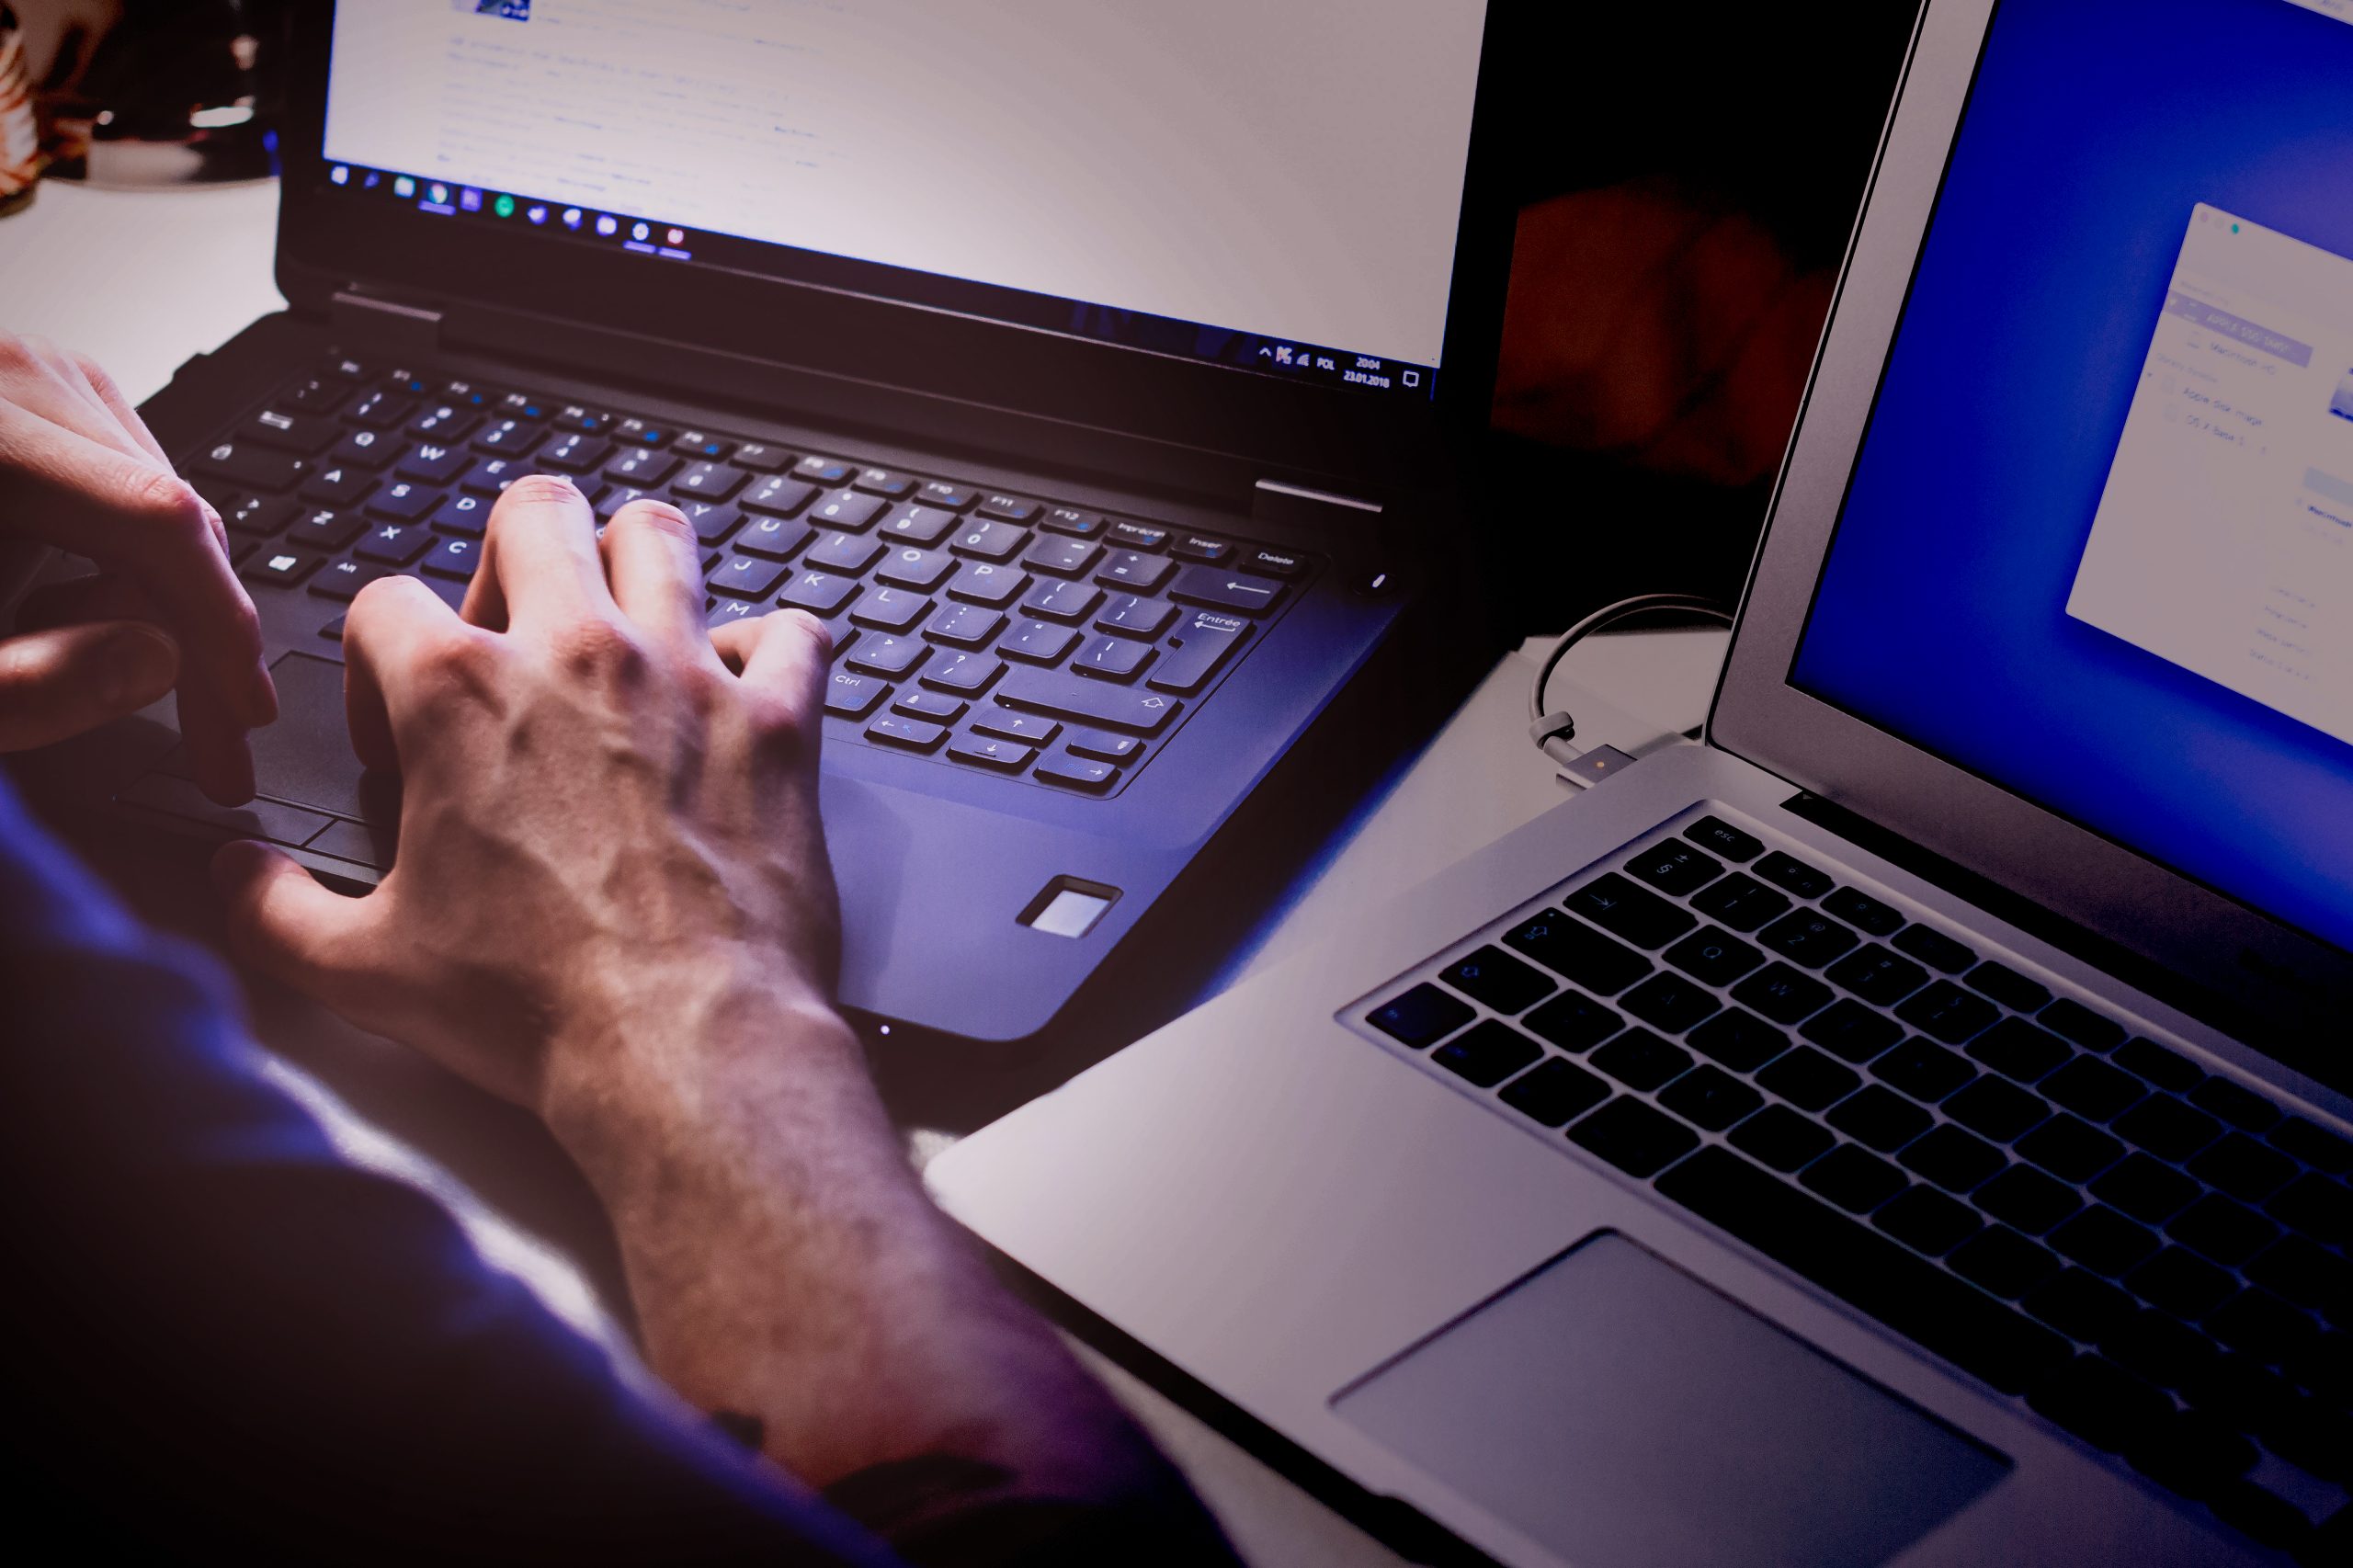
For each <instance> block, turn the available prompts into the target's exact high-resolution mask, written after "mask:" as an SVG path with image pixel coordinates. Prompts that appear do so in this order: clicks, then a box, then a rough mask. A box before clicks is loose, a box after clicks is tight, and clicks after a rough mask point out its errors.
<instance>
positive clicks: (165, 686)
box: [97, 626, 180, 712]
mask: <svg viewBox="0 0 2353 1568" xmlns="http://www.w3.org/2000/svg"><path fill="white" fill-rule="evenodd" d="M97 665H98V669H97V683H98V695H99V697H100V698H102V699H104V700H105V702H106V705H107V706H108V708H109V709H112V710H115V711H116V712H127V711H128V710H131V709H133V708H144V707H146V706H147V704H149V703H150V702H153V701H154V700H155V699H157V698H159V697H161V696H163V695H164V693H165V692H167V691H169V690H171V689H172V683H173V682H174V681H176V680H177V679H178V678H179V673H180V651H179V645H178V644H177V643H176V642H173V641H172V640H171V639H170V638H169V637H166V636H165V635H164V634H163V633H162V632H160V631H156V630H155V629H154V628H153V627H150V626H126V627H124V628H123V629H122V630H121V631H118V632H116V633H115V634H114V635H113V636H111V637H109V638H108V639H107V640H106V642H105V643H104V644H103V645H101V646H100V648H99V649H98V653H97Z"/></svg>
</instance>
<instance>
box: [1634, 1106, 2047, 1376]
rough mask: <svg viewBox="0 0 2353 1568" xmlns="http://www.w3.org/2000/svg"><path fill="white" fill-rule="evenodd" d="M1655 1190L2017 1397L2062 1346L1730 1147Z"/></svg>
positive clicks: (1682, 1168)
mask: <svg viewBox="0 0 2353 1568" xmlns="http://www.w3.org/2000/svg"><path fill="white" fill-rule="evenodd" d="M1658 1189H1659V1191H1660V1192H1662V1193H1664V1194H1665V1195H1666V1196H1667V1197H1668V1198H1671V1199H1675V1201H1677V1203H1680V1204H1682V1205H1683V1206H1684V1207H1685V1208H1687V1209H1688V1210H1691V1211H1692V1212H1693V1213H1695V1214H1697V1215H1699V1217H1700V1218H1701V1219H1703V1220H1708V1221H1713V1222H1714V1223H1715V1224H1717V1225H1720V1226H1722V1228H1723V1229H1725V1230H1727V1231H1730V1232H1731V1233H1733V1235H1735V1236H1738V1237H1739V1238H1740V1239H1741V1240H1742V1241H1744V1242H1746V1243H1747V1244H1749V1245H1750V1246H1753V1247H1755V1248H1756V1250H1757V1251H1759V1252H1761V1253H1763V1254H1765V1256H1768V1257H1770V1258H1772V1259H1774V1260H1775V1261H1777V1262H1779V1263H1780V1264H1782V1265H1784V1266H1786V1267H1789V1268H1790V1269H1792V1270H1794V1271H1796V1272H1797V1273H1799V1274H1802V1275H1803V1276H1804V1277H1805V1278H1808V1279H1811V1280H1813V1282H1814V1283H1815V1284H1817V1285H1819V1286H1821V1287H1822V1288H1823V1289H1824V1290H1828V1291H1830V1292H1831V1293H1832V1294H1834V1295H1836V1296H1838V1297H1839V1298H1841V1299H1842V1300H1844V1301H1847V1302H1848V1303H1849V1304H1850V1305H1852V1306H1855V1307H1857V1308H1859V1310H1861V1311H1862V1312H1865V1313H1867V1314H1868V1315H1870V1316H1871V1317H1873V1318H1876V1319H1878V1320H1879V1321H1880V1322H1881V1323H1882V1324H1886V1325H1887V1326H1888V1327H1890V1328H1892V1329H1893V1330H1895V1331H1896V1332H1897V1333H1898V1334H1901V1335H1904V1337H1906V1338H1908V1339H1911V1340H1914V1341H1915V1342H1916V1343H1918V1344H1919V1345H1921V1346H1925V1347H1926V1348H1927V1349H1929V1350H1933V1351H1935V1352H1936V1353H1937V1354H1938V1355H1939V1356H1942V1357H1943V1358H1945V1359H1947V1360H1948V1361H1950V1362H1952V1363H1954V1364H1955V1365H1956V1366H1959V1367H1961V1368H1962V1369H1966V1370H1968V1371H1971V1372H1974V1373H1976V1374H1977V1375H1978V1376H1979V1377H1981V1378H1983V1379H1984V1380H1985V1381H1987V1382H1989V1383H1991V1384H1993V1385H1994V1386H1995V1388H1997V1389H2000V1390H2002V1391H2003V1392H2006V1393H2020V1392H2024V1391H2025V1390H2026V1388H2027V1387H2028V1386H2029V1384H2030V1383H2033V1382H2034V1381H2037V1380H2039V1379H2040V1377H2041V1376H2042V1375H2043V1374H2044V1373H2045V1372H2046V1371H2047V1370H2049V1369H2052V1367H2055V1366H2056V1365H2057V1364H2058V1363H2059V1361H2060V1360H2061V1359H2062V1358H2063V1357H2064V1356H2065V1354H2066V1353H2067V1351H2068V1350H2069V1348H2070V1346H2068V1345H2067V1342H2066V1341H2065V1340H2063V1339H2062V1338H2060V1337H2059V1335H2055V1334H2053V1333H2052V1332H2051V1331H2050V1330H2049V1329H2047V1328H2044V1327H2042V1326H2040V1324H2035V1323H2032V1322H2029V1320H2028V1319H2026V1318H2024V1317H2021V1316H2019V1315H2018V1313H2017V1312H2012V1311H2010V1310H2009V1309H2008V1308H2007V1307H2005V1306H2003V1305H2002V1304H2001V1303H1999V1302H1998V1301H1995V1300H1994V1298H1992V1297H1991V1296H1988V1295H1986V1294H1985V1293H1984V1292H1983V1291H1981V1290H1977V1289H1976V1288H1975V1287H1974V1286H1972V1285H1969V1284H1965V1283H1963V1282H1962V1281H1961V1278H1958V1277H1957V1276H1955V1275H1950V1274H1947V1273H1946V1272H1945V1271H1944V1270H1942V1269H1940V1268H1938V1267H1935V1266H1934V1265H1933V1264H1930V1263H1927V1262H1926V1261H1925V1260H1923V1259H1921V1258H1919V1257H1917V1256H1914V1255H1913V1254H1911V1253H1909V1252H1906V1251H1905V1250H1904V1248H1902V1247H1900V1246H1898V1245H1896V1244H1894V1243H1893V1242H1892V1241H1889V1240H1888V1239H1887V1238H1886V1237H1885V1236H1882V1235H1881V1234H1880V1233H1878V1232H1876V1231H1871V1230H1867V1229H1865V1228H1864V1227H1863V1226H1861V1225H1859V1224H1857V1223H1855V1221H1852V1220H1849V1219H1847V1218H1846V1217H1845V1216H1843V1215H1841V1214H1839V1213H1838V1212H1837V1211H1836V1210H1833V1209H1831V1208H1829V1207H1828V1206H1826V1205H1824V1204H1822V1203H1818V1202H1816V1201H1815V1200H1814V1199H1812V1198H1809V1197H1808V1196H1806V1195H1805V1194H1804V1193H1802V1192H1801V1191H1799V1190H1798V1189H1797V1188H1796V1187H1791V1186H1790V1185H1789V1184H1788V1183H1786V1182H1781V1181H1777V1180H1775V1179H1774V1178H1773V1177H1771V1176H1768V1175H1766V1174H1765V1173H1764V1172H1763V1171H1761V1170H1759V1169H1757V1168H1756V1166H1755V1165H1750V1164H1749V1163H1748V1162H1747V1161H1746V1160H1744V1159H1742V1158H1741V1157H1740V1156H1739V1155H1737V1154H1734V1153H1732V1152H1731V1151H1729V1150H1726V1149H1721V1148H1712V1147H1711V1148H1707V1149H1702V1150H1700V1151H1699V1153H1696V1154H1694V1155H1692V1156H1691V1157H1690V1158H1689V1159H1688V1160H1686V1161H1684V1162H1683V1163H1682V1164H1681V1165H1677V1166H1676V1167H1675V1168H1674V1169H1673V1170H1671V1171H1669V1172H1667V1173H1666V1174H1665V1176H1661V1177H1659V1178H1658Z"/></svg>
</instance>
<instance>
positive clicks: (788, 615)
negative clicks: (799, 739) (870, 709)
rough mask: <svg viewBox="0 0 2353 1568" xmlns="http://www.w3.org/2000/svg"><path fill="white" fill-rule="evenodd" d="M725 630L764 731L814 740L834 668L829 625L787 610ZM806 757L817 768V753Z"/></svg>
mask: <svg viewBox="0 0 2353 1568" xmlns="http://www.w3.org/2000/svg"><path fill="white" fill-rule="evenodd" d="M724 630H725V632H726V633H727V634H728V641H729V642H731V643H733V644H735V645H736V647H737V651H738V652H739V653H740V654H741V667H742V670H743V676H742V679H743V683H744V686H745V690H746V692H747V694H748V695H750V696H751V697H752V698H753V699H754V712H755V715H756V720H757V722H758V723H759V725H760V728H761V729H762V730H763V731H764V732H766V733H769V734H771V735H776V736H785V735H793V736H806V737H812V738H813V737H814V736H815V735H816V733H817V732H818V717H819V714H820V713H821V712H822V711H823V709H824V700H825V676H826V674H827V672H828V670H829V669H830V667H831V665H832V663H833V653H834V638H833V633H832V632H830V631H826V630H825V623H824V621H822V620H819V619H817V618H816V617H815V616H813V615H811V614H809V613H808V612H806V611H805V610H797V609H786V610H778V611H776V612H774V613H773V614H769V615H764V616H762V617H760V619H757V620H755V621H746V622H742V623H739V624H737V625H733V626H730V627H727V628H725V629H724ZM746 642H748V643H749V646H748V647H747V648H746V647H745V646H743V645H744V644H745V643H746ZM807 755H808V759H809V761H810V762H811V763H812V764H813V763H814V762H815V760H816V747H815V746H813V745H812V746H810V747H808V748H807Z"/></svg>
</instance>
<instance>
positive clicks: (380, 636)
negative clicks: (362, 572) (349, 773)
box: [343, 577, 473, 773]
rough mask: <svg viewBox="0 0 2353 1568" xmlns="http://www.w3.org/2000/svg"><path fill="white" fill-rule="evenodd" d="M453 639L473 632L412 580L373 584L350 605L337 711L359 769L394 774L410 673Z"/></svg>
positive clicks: (393, 579) (384, 580) (381, 580)
mask: <svg viewBox="0 0 2353 1568" xmlns="http://www.w3.org/2000/svg"><path fill="white" fill-rule="evenodd" d="M453 635H454V636H471V635H473V633H472V632H471V631H469V630H468V629H467V627H466V625H465V623H464V622H463V621H461V620H460V619H458V618H457V616H455V615H453V614H451V613H450V610H449V606H448V605H446V604H443V603H442V602H441V597H440V596H439V595H438V594H436V593H435V592H434V591H433V590H432V589H430V588H428V587H426V585H424V584H423V583H420V582H418V581H417V580H416V579H415V578H414V577H382V578H379V579H378V580H376V581H375V582H373V583H370V584H369V585H367V586H366V587H364V588H362V589H360V590H359V597H357V598H355V599H353V600H352V601H351V608H350V610H349V611H348V612H347V613H346V614H345V616H344V618H343V661H344V662H343V710H344V722H345V723H346V725H347V727H348V728H349V730H350V732H351V750H352V753H353V755H354V756H358V758H359V761H360V764H361V766H363V767H374V768H381V769H382V770H384V771H385V772H388V773H390V772H397V771H399V769H400V762H401V759H400V733H401V731H402V728H403V720H404V716H405V715H406V714H407V713H408V711H409V706H410V705H409V698H410V695H411V692H412V689H413V687H412V683H411V681H410V679H409V676H410V674H411V672H412V670H413V669H414V667H415V664H416V662H417V661H418V660H420V659H423V658H426V657H428V656H430V655H431V653H433V652H434V651H435V650H437V649H438V648H440V647H442V646H444V645H446V644H447V643H448V642H449V639H450V638H451V637H452V636H453Z"/></svg>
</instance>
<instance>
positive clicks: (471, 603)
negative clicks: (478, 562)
mask: <svg viewBox="0 0 2353 1568" xmlns="http://www.w3.org/2000/svg"><path fill="white" fill-rule="evenodd" d="M485 577H488V578H490V579H492V581H491V583H489V584H484V583H483V578H485ZM493 593H494V594H495V595H496V598H495V599H494V600H493V599H491V598H489V597H487V596H489V595H491V594H493ZM476 594H482V595H484V596H485V597H484V599H483V608H484V609H485V611H486V610H488V609H489V608H492V607H493V606H495V607H496V608H499V609H500V610H502V611H503V612H504V613H503V615H502V617H501V619H503V620H504V621H505V622H506V623H507V624H509V625H516V626H520V625H523V624H525V623H527V622H530V621H534V620H537V621H540V622H541V623H543V624H544V623H548V622H557V621H565V620H580V619H586V618H589V617H603V616H609V615H611V614H612V613H613V596H612V593H611V591H610V590H609V589H608V588H607V587H606V585H605V563H604V562H603V560H602V559H600V558H599V557H598V555H597V517H596V514H595V513H594V512H592V511H590V510H589V507H588V498H587V497H586V496H585V495H583V494H580V491H579V489H578V487H577V486H575V485H574V483H572V481H570V480H568V479H565V478H563V477H561V476H560V475H556V474H546V473H535V474H529V475H527V476H526V477H524V478H522V479H518V480H517V481H516V482H515V483H512V484H510V485H508V486H507V487H506V494H503V495H501V496H500V497H499V498H498V505H497V506H493V507H492V508H491V510H490V524H489V528H488V529H487V538H486V541H485V543H484V544H483V562H482V567H481V570H479V571H477V572H476V573H475V574H474V586H473V587H472V589H470V590H468V592H467V597H466V608H467V609H468V610H469V611H470V612H471V611H472V610H473V609H474V608H476V607H475V598H474V596H475V595H476ZM466 619H469V620H474V619H475V617H474V615H472V613H469V614H468V615H467V617H466ZM476 623H477V624H482V625H487V624H490V622H488V621H477V622H476Z"/></svg>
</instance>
